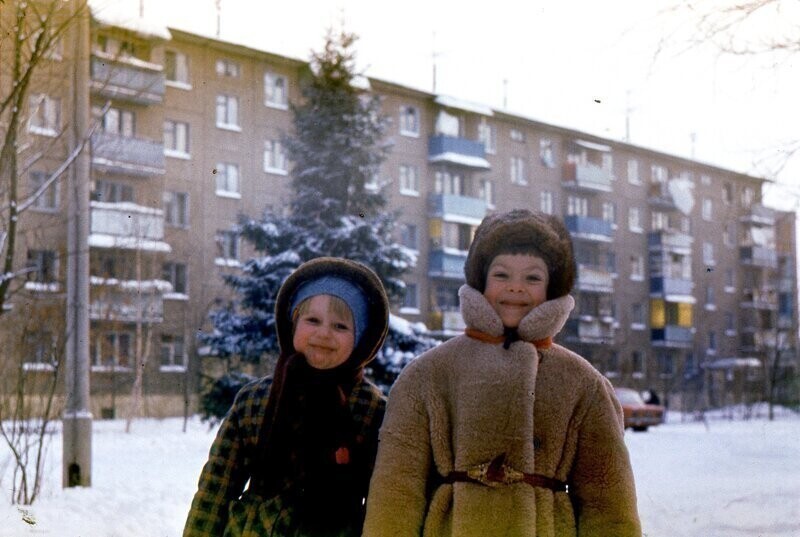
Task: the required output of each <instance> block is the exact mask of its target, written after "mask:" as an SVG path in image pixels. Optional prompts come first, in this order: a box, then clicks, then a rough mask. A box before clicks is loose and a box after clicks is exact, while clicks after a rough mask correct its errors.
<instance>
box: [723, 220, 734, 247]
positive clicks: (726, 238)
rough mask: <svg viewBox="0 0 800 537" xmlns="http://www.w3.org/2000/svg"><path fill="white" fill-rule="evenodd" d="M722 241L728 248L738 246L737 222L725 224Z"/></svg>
mask: <svg viewBox="0 0 800 537" xmlns="http://www.w3.org/2000/svg"><path fill="white" fill-rule="evenodd" d="M722 242H724V243H725V246H727V247H728V248H733V247H734V246H736V223H735V222H728V223H727V224H725V233H723V234H722Z"/></svg>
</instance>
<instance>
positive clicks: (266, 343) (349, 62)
mask: <svg viewBox="0 0 800 537" xmlns="http://www.w3.org/2000/svg"><path fill="white" fill-rule="evenodd" d="M355 40H356V37H355V36H354V35H353V34H349V33H346V32H341V33H339V34H333V33H330V32H329V34H328V36H327V38H326V41H325V45H324V47H323V49H322V51H320V52H314V53H312V56H311V62H310V64H309V70H310V72H309V73H308V77H307V82H306V84H305V85H304V87H303V88H302V95H303V100H302V102H301V103H300V104H297V105H292V106H291V111H292V114H293V123H294V132H293V133H292V134H290V135H286V136H284V138H283V143H284V145H285V147H286V148H287V153H288V157H289V160H290V161H291V162H292V164H293V167H292V194H291V199H290V201H289V203H288V208H289V211H288V212H289V214H288V215H287V214H284V213H283V212H278V211H274V210H267V211H265V212H264V214H263V215H262V216H261V217H260V218H259V219H253V218H247V217H242V218H240V222H239V225H238V226H237V231H238V232H239V233H240V235H241V236H242V238H244V239H245V240H246V241H247V242H249V243H250V244H251V245H252V246H253V249H254V250H255V251H256V252H257V253H258V254H259V257H256V258H254V259H251V260H249V261H247V262H246V263H245V264H244V265H243V267H242V271H241V274H237V275H227V276H225V277H224V279H225V282H226V284H227V285H228V286H229V287H231V288H232V289H233V290H234V291H235V293H236V297H237V299H236V300H234V301H233V302H231V303H229V304H227V305H225V306H224V307H221V308H220V309H218V310H217V311H214V312H213V313H212V314H211V321H212V323H213V325H214V330H213V331H212V332H210V333H203V334H201V335H200V340H201V342H202V343H204V344H205V345H208V346H209V347H210V349H211V350H212V354H213V355H215V356H217V357H219V358H221V359H224V360H227V361H228V364H229V365H230V363H231V362H230V359H231V358H232V357H237V358H239V359H240V360H242V361H244V362H250V363H259V362H261V361H262V360H263V358H264V357H265V356H269V355H273V356H274V355H275V354H277V352H278V342H277V339H276V335H275V319H274V307H275V298H276V296H277V292H278V289H279V288H280V286H281V284H282V283H283V281H284V280H285V279H286V278H287V277H288V276H289V274H291V272H292V271H293V270H294V269H295V268H297V267H298V266H299V265H300V264H301V263H303V262H305V261H308V260H310V259H314V258H316V257H321V256H337V257H344V258H347V259H351V260H354V261H359V262H361V263H364V264H365V265H367V266H369V267H371V268H372V269H373V270H374V271H375V272H376V273H377V274H378V276H379V277H380V278H381V280H382V281H383V284H384V286H385V287H386V290H387V293H388V294H389V297H390V300H397V299H399V298H400V297H401V296H402V294H403V292H404V290H405V284H404V283H403V281H402V280H401V276H402V274H403V273H404V272H405V271H406V270H407V269H408V268H410V267H411V266H412V264H413V263H415V259H414V257H413V255H412V254H410V252H409V251H408V250H407V249H405V248H404V247H402V246H400V245H399V244H397V243H395V242H394V240H393V238H392V229H393V227H394V215H392V214H389V213H387V212H386V211H385V206H386V198H385V197H384V196H383V194H382V192H381V188H380V187H376V186H374V182H373V181H372V179H373V178H374V177H377V175H378V171H379V168H380V165H381V163H382V162H383V160H384V159H385V157H386V154H387V152H388V150H389V146H388V145H387V144H386V143H385V142H384V135H385V132H386V127H387V124H388V120H387V119H386V118H385V117H383V116H381V114H380V101H379V98H378V97H377V96H374V95H369V94H367V93H366V92H364V91H363V90H361V89H359V88H358V87H357V84H354V79H355V78H356V73H355V66H354V53H353V45H354V43H355ZM434 343H435V342H434V341H433V340H432V339H430V338H426V337H425V336H424V327H422V326H420V325H416V326H414V325H409V324H408V323H404V322H402V320H400V319H394V320H393V322H392V323H391V326H390V330H389V336H388V337H387V342H386V345H384V349H383V350H382V353H381V354H380V355H379V356H378V359H377V360H375V361H374V362H373V363H372V364H371V366H372V367H371V369H370V371H369V373H370V374H371V375H372V377H373V378H374V379H375V380H376V381H377V382H378V383H379V384H380V385H381V386H382V387H383V388H384V389H388V387H389V386H390V385H391V383H392V382H393V381H394V379H395V378H396V376H397V374H398V373H399V371H400V369H402V367H403V365H405V363H406V362H407V361H408V360H410V359H411V357H413V355H415V354H417V353H419V352H422V351H423V350H425V349H427V348H429V347H431V346H432V345H433V344H434ZM245 380H246V377H245V376H242V375H240V374H237V375H234V376H226V377H223V378H222V379H218V380H217V381H216V384H217V385H212V387H211V390H210V391H209V392H208V397H211V398H214V397H215V394H216V395H219V394H227V395H224V396H225V397H229V395H230V392H231V389H230V386H231V385H232V383H233V384H235V383H240V384H241V383H242V382H244V381H245ZM220 383H222V384H221V385H220ZM223 385H224V386H223ZM221 387H224V389H221ZM229 404H230V402H229V401H227V402H226V401H223V402H219V401H204V405H203V407H204V409H206V411H205V412H206V417H207V418H211V419H212V420H213V419H214V417H215V414H217V412H218V410H219V409H221V408H224V409H227V408H228V406H229ZM208 409H216V410H215V411H213V412H210V411H209V410H208ZM216 417H218V414H217V416H216Z"/></svg>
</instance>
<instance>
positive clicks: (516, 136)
mask: <svg viewBox="0 0 800 537" xmlns="http://www.w3.org/2000/svg"><path fill="white" fill-rule="evenodd" d="M510 136H511V140H512V141H514V142H524V141H525V133H524V132H522V131H521V130H519V129H511V134H510Z"/></svg>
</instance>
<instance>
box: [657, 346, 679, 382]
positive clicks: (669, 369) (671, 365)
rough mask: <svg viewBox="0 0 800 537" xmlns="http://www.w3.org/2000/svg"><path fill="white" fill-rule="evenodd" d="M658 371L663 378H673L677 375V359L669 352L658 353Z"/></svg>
mask: <svg viewBox="0 0 800 537" xmlns="http://www.w3.org/2000/svg"><path fill="white" fill-rule="evenodd" d="M658 369H659V372H660V373H661V376H662V377H671V376H672V375H674V374H675V359H674V358H673V356H672V354H670V353H668V352H660V353H658Z"/></svg>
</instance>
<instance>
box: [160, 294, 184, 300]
mask: <svg viewBox="0 0 800 537" xmlns="http://www.w3.org/2000/svg"><path fill="white" fill-rule="evenodd" d="M163 298H164V300H184V301H185V300H189V295H187V294H186V293H164V296H163Z"/></svg>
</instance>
